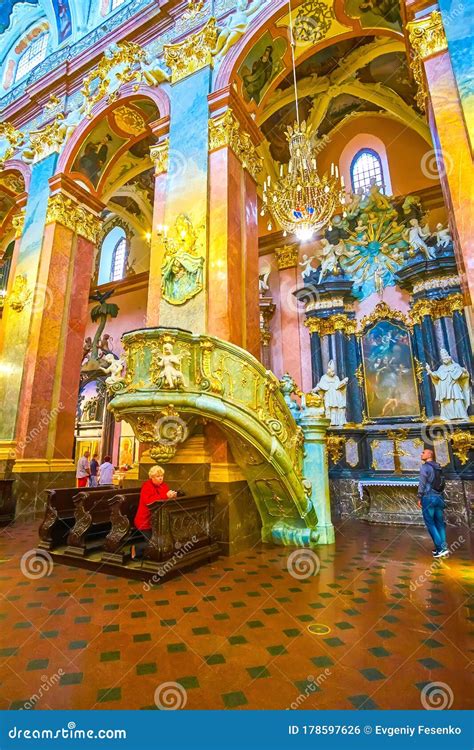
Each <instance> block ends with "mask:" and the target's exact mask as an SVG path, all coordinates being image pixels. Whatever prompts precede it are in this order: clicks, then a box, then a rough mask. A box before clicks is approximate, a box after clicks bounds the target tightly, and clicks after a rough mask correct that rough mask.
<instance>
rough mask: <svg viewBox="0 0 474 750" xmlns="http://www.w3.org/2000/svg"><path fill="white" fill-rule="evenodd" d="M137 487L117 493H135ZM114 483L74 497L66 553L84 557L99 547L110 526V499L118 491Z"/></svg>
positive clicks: (124, 494)
mask: <svg viewBox="0 0 474 750" xmlns="http://www.w3.org/2000/svg"><path fill="white" fill-rule="evenodd" d="M137 492H138V493H139V492H140V489H139V488H137V487H129V488H125V489H121V490H120V495H122V496H127V495H134V496H136V495H137ZM117 494H118V493H117V488H116V487H105V486H103V487H102V491H101V492H94V493H90V492H87V491H83V492H79V493H78V494H77V495H76V496H75V498H74V526H73V527H72V529H71V530H70V532H69V534H68V537H67V544H68V546H67V547H66V550H65V554H66V555H71V556H72V557H84V556H85V555H87V554H88V553H89V552H92V551H94V550H96V549H100V548H101V547H103V545H104V541H105V537H106V535H107V534H108V533H109V531H110V527H111V501H112V500H113V499H114V498H115V497H116V495H117Z"/></svg>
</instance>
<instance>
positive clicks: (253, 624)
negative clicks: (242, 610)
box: [247, 620, 265, 628]
mask: <svg viewBox="0 0 474 750" xmlns="http://www.w3.org/2000/svg"><path fill="white" fill-rule="evenodd" d="M247 625H248V627H249V628H263V627H265V626H264V624H263V622H261V621H260V620H249V621H248V623H247Z"/></svg>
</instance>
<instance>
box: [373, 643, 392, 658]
mask: <svg viewBox="0 0 474 750" xmlns="http://www.w3.org/2000/svg"><path fill="white" fill-rule="evenodd" d="M368 650H369V651H370V653H371V654H373V655H374V656H377V657H382V656H390V651H387V649H386V648H384V647H383V646H374V648H369V649H368Z"/></svg>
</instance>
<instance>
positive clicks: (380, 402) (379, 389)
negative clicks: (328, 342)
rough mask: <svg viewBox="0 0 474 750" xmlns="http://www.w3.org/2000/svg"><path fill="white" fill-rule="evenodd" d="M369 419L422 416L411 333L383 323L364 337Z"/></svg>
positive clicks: (391, 324) (385, 321)
mask: <svg viewBox="0 0 474 750" xmlns="http://www.w3.org/2000/svg"><path fill="white" fill-rule="evenodd" d="M362 354H363V360H364V371H365V379H364V382H365V391H366V399H367V410H368V416H369V417H370V418H371V419H379V418H384V417H411V416H419V414H420V407H419V403H418V392H417V386H416V380H415V372H414V366H413V356H412V351H411V343H410V337H409V334H408V332H407V331H406V330H405V329H404V328H402V327H400V326H397V325H395V324H394V323H391V322H390V321H387V320H383V321H380V322H379V323H377V324H376V325H375V326H373V327H372V328H370V329H369V330H368V331H367V332H366V333H365V334H364V336H363V337H362Z"/></svg>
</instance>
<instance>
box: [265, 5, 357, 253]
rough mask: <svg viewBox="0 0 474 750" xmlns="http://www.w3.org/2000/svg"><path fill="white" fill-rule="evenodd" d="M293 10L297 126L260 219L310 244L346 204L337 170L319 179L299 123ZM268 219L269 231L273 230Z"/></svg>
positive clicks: (268, 189)
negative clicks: (287, 153) (262, 218)
mask: <svg viewBox="0 0 474 750" xmlns="http://www.w3.org/2000/svg"><path fill="white" fill-rule="evenodd" d="M288 5H289V10H290V40H291V42H290V43H291V53H292V62H293V83H294V88H295V105H296V122H295V124H294V126H293V127H291V126H290V127H288V129H287V132H286V137H287V140H288V143H289V150H290V161H289V163H288V166H287V168H286V170H285V168H284V165H283V164H282V165H281V166H280V177H279V179H278V180H277V181H276V183H275V184H274V185H273V186H272V182H271V178H270V175H268V177H267V179H266V180H265V183H264V186H263V196H262V198H263V205H262V209H261V212H260V213H261V215H262V216H265V215H266V214H270V217H271V216H273V218H274V219H275V221H276V222H277V223H278V224H279V225H280V226H281V227H282V228H283V234H284V236H286V234H287V233H291V234H296V236H297V237H298V239H300V240H309V239H311V237H312V236H313V234H314V233H315V232H317V231H318V230H319V229H321V228H322V227H323V226H325V224H328V223H329V221H330V219H331V217H332V215H333V214H334V212H335V210H336V208H337V206H338V205H339V204H343V203H344V200H345V199H344V179H343V178H342V177H341V179H339V171H338V168H337V166H336V167H335V166H334V164H332V165H331V174H330V175H327V174H325V175H324V176H322V177H320V176H319V174H318V171H317V168H316V153H315V152H314V151H313V149H312V147H311V142H310V135H311V133H310V128H308V127H307V126H306V122H302V123H300V118H299V107H298V90H297V85H296V67H295V41H294V37H293V24H292V18H291V0H289V2H288ZM272 228H273V226H272V221H271V218H269V222H268V229H269V230H270V229H272Z"/></svg>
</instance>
